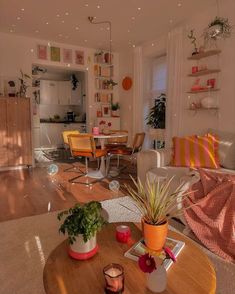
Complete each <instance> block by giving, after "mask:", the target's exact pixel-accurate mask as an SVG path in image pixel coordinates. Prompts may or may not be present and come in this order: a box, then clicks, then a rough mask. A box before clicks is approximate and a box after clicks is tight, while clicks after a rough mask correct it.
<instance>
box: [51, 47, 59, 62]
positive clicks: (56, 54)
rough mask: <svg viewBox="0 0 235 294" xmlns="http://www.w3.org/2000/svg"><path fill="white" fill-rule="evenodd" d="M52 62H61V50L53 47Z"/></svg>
mask: <svg viewBox="0 0 235 294" xmlns="http://www.w3.org/2000/svg"><path fill="white" fill-rule="evenodd" d="M51 61H60V48H59V47H53V46H52V47H51Z"/></svg>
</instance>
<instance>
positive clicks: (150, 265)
mask: <svg viewBox="0 0 235 294" xmlns="http://www.w3.org/2000/svg"><path fill="white" fill-rule="evenodd" d="M163 251H164V254H165V258H164V259H163V261H162V263H163V262H164V261H165V260H166V259H171V260H172V261H173V262H176V257H175V255H174V253H173V252H172V251H171V249H170V248H169V247H164V248H163ZM153 255H156V256H160V255H161V253H157V254H153ZM158 259H159V258H158ZM138 264H139V267H140V269H141V270H142V271H143V272H144V273H152V272H153V271H154V270H156V269H157V264H156V261H155V259H154V257H152V256H151V255H150V254H149V253H146V254H144V255H141V256H140V257H139V261H138Z"/></svg>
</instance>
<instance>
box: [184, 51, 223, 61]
mask: <svg viewBox="0 0 235 294" xmlns="http://www.w3.org/2000/svg"><path fill="white" fill-rule="evenodd" d="M220 53H221V50H218V49H215V50H208V51H205V52H202V53H198V54H195V55H192V56H190V57H188V60H200V59H202V58H205V57H209V56H214V55H218V54H220Z"/></svg>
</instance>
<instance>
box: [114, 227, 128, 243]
mask: <svg viewBox="0 0 235 294" xmlns="http://www.w3.org/2000/svg"><path fill="white" fill-rule="evenodd" d="M130 237H131V230H130V227H128V226H125V225H120V226H117V227H116V240H117V241H118V242H121V243H127V242H128V241H129V239H130Z"/></svg>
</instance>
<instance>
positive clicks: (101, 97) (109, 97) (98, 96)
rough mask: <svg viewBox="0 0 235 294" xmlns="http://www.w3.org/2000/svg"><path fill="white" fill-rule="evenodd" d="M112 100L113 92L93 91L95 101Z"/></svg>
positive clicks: (109, 101) (105, 101)
mask: <svg viewBox="0 0 235 294" xmlns="http://www.w3.org/2000/svg"><path fill="white" fill-rule="evenodd" d="M112 100H113V93H100V92H97V93H95V102H102V103H111V101H112Z"/></svg>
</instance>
